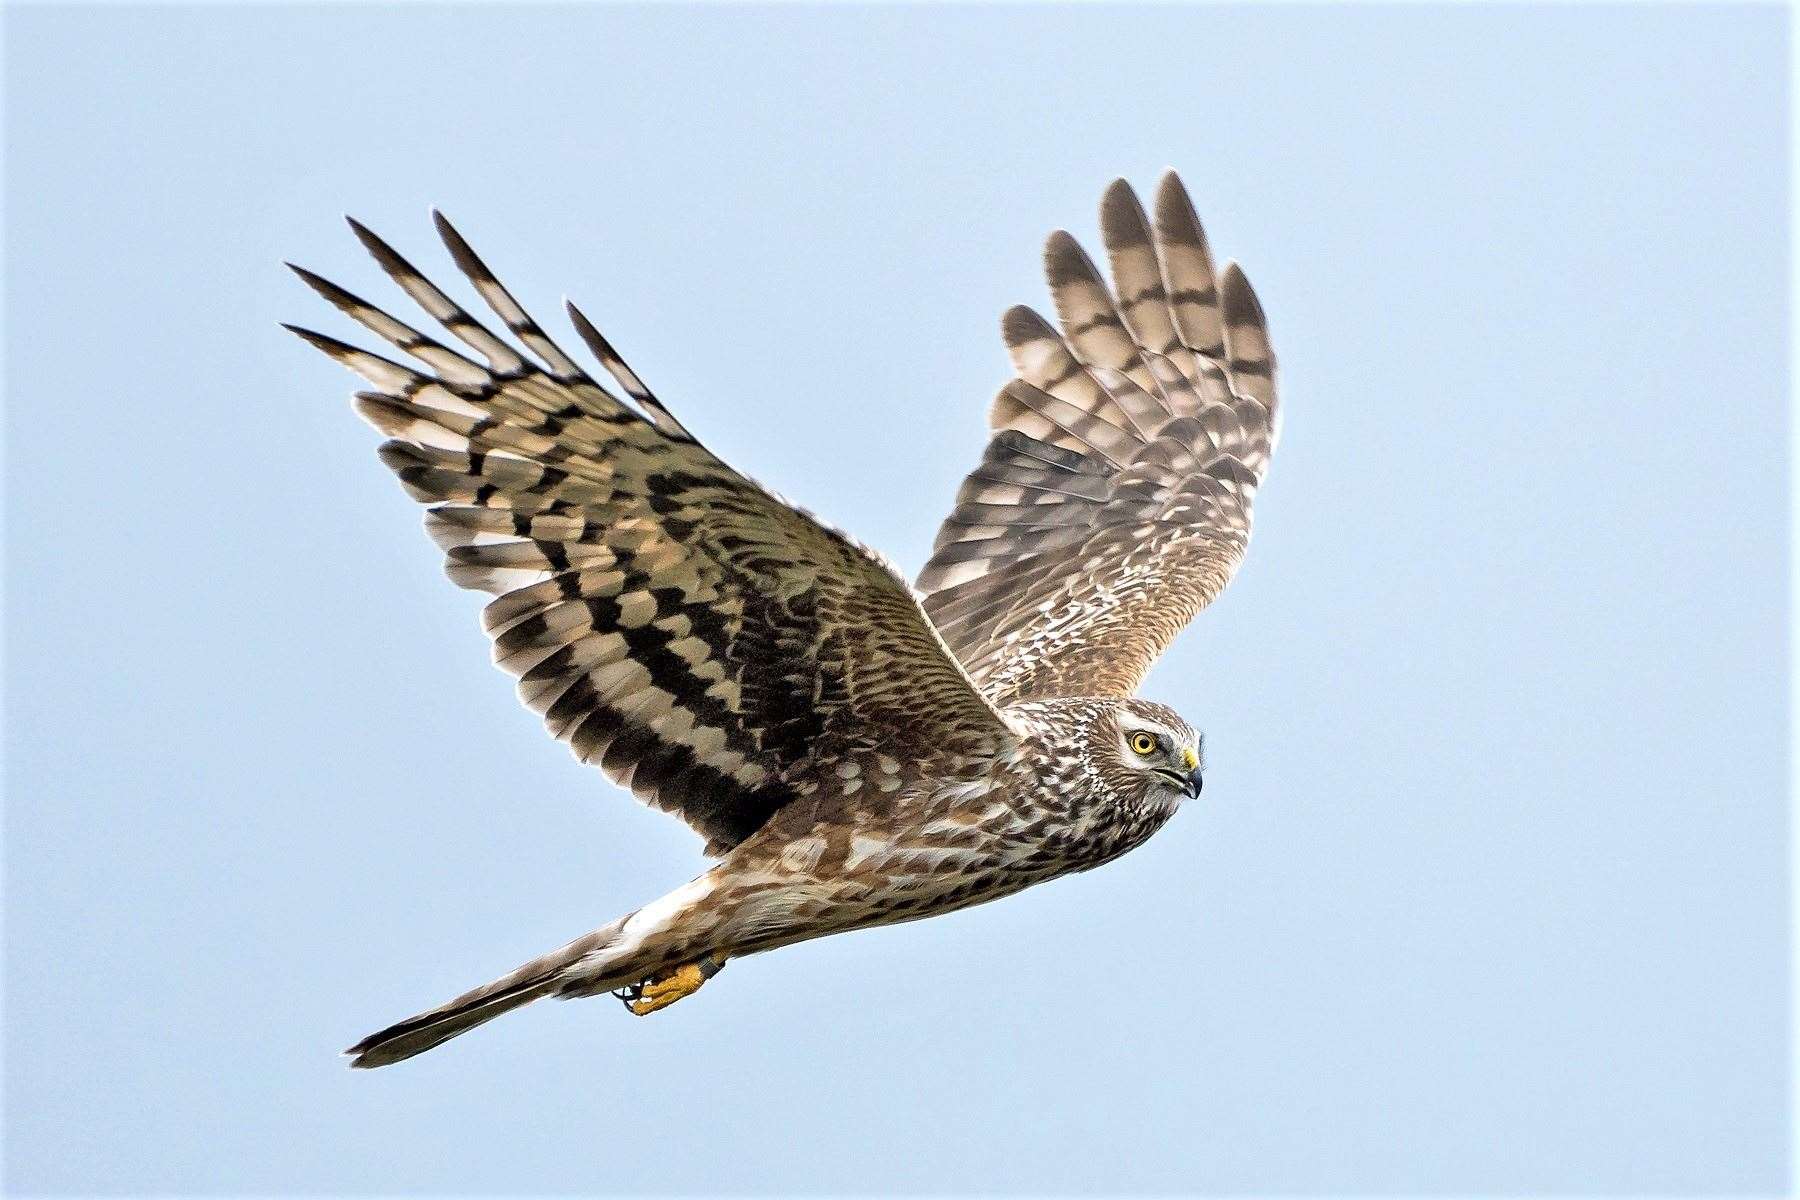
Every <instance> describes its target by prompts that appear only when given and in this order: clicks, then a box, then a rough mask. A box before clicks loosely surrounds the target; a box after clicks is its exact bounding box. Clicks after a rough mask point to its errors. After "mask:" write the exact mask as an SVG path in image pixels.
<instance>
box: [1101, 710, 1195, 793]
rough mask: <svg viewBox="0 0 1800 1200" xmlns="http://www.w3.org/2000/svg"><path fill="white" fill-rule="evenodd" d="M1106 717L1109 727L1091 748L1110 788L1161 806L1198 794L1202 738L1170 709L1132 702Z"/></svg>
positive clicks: (1102, 731)
mask: <svg viewBox="0 0 1800 1200" xmlns="http://www.w3.org/2000/svg"><path fill="white" fill-rule="evenodd" d="M1111 715H1112V720H1111V722H1110V724H1111V726H1112V728H1111V729H1110V730H1101V731H1099V732H1100V734H1101V736H1100V737H1099V738H1097V739H1096V740H1097V742H1098V745H1096V746H1094V750H1095V752H1096V754H1095V757H1096V758H1097V759H1099V763H1100V766H1101V769H1102V771H1103V772H1105V773H1106V774H1107V775H1109V776H1111V782H1112V783H1113V785H1114V786H1115V787H1117V788H1119V789H1120V790H1121V791H1126V792H1128V794H1129V793H1135V794H1138V795H1142V796H1144V797H1145V798H1146V799H1154V800H1158V801H1161V802H1162V803H1165V804H1176V803H1179V802H1180V799H1181V797H1183V796H1186V797H1188V798H1190V799H1191V798H1193V797H1195V796H1198V795H1199V794H1200V773H1201V771H1203V770H1204V769H1205V766H1206V763H1205V759H1204V757H1203V755H1204V750H1205V746H1204V739H1202V738H1201V736H1200V735H1199V734H1198V733H1196V732H1194V727H1193V726H1192V725H1189V724H1188V723H1187V722H1186V721H1184V720H1182V719H1181V718H1180V717H1179V716H1178V715H1176V712H1175V710H1174V709H1172V708H1170V707H1168V706H1167V705H1163V704H1153V703H1151V702H1150V701H1148V700H1137V699H1131V700H1122V701H1120V702H1119V704H1118V706H1117V707H1116V708H1114V709H1113V711H1112V714H1111ZM1103 724H1106V723H1105V722H1103ZM1108 733H1110V734H1111V736H1110V738H1109V737H1108V736H1107V734H1108Z"/></svg>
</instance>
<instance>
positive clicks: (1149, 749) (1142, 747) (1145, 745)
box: [1130, 733, 1156, 758]
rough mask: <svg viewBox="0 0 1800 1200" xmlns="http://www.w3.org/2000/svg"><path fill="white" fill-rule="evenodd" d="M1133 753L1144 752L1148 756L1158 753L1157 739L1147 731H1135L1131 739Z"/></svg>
mask: <svg viewBox="0 0 1800 1200" xmlns="http://www.w3.org/2000/svg"><path fill="white" fill-rule="evenodd" d="M1130 746H1131V751H1132V753H1133V754H1142V755H1144V756H1145V757H1146V758H1148V757H1149V756H1150V755H1152V754H1155V753H1156V739H1155V738H1153V737H1151V736H1150V735H1149V734H1147V733H1134V734H1132V735H1131V741H1130Z"/></svg>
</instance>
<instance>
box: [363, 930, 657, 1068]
mask: <svg viewBox="0 0 1800 1200" xmlns="http://www.w3.org/2000/svg"><path fill="white" fill-rule="evenodd" d="M627 920H629V918H628V917H621V918H620V919H619V920H617V921H614V922H613V923H612V924H610V925H608V926H606V927H605V928H604V929H597V930H595V931H594V932H593V933H590V934H586V935H584V936H582V937H579V938H576V939H575V940H574V941H572V942H570V943H569V944H568V945H566V946H564V947H562V948H561V949H559V950H552V951H551V952H550V953H548V954H546V955H543V956H542V957H541V958H534V959H532V960H531V961H530V962H528V963H526V964H525V965H524V966H522V967H520V968H519V969H518V970H516V971H513V972H511V973H510V974H507V975H503V976H501V977H500V978H499V979H496V980H494V981H493V982H492V983H486V984H483V985H482V986H480V987H478V988H475V989H473V990H471V991H468V992H464V993H463V994H462V995H460V996H458V997H457V998H456V999H454V1000H451V1001H449V1002H448V1003H446V1004H440V1005H439V1006H438V1007H436V1008H433V1009H429V1010H427V1011H425V1012H422V1013H419V1014H418V1015H417V1016H412V1017H408V1018H407V1019H406V1020H404V1021H401V1022H399V1023H397V1024H394V1025H390V1026H388V1027H387V1028H386V1029H383V1030H381V1031H380V1032H379V1033H372V1034H370V1035H369V1036H368V1037H366V1038H364V1039H363V1040H362V1041H360V1042H358V1043H356V1045H354V1046H352V1047H350V1048H349V1049H348V1050H346V1051H344V1053H345V1054H346V1055H348V1056H349V1057H350V1065H351V1066H353V1067H385V1066H387V1065H388V1064H390V1063H397V1062H400V1061H401V1060H403V1059H408V1058H411V1057H412V1056H413V1055H415V1054H423V1053H424V1052H425V1051H427V1050H429V1049H431V1048H432V1047H433V1046H438V1045H441V1044H442V1043H444V1042H447V1041H449V1040H450V1039H451V1038H453V1037H456V1036H457V1035H458V1034H461V1033H467V1032H468V1031H469V1030H471V1029H473V1028H475V1027H476V1026H477V1025H484V1024H486V1023H487V1022H489V1021H491V1020H493V1019H494V1018H495V1017H497V1016H500V1015H501V1014H502V1013H508V1012H511V1011H512V1010H513V1009H515V1008H520V1007H523V1006H524V1005H527V1004H530V1003H531V1002H532V1001H533V1000H537V999H540V998H542V997H544V996H549V995H553V994H555V993H557V992H559V991H561V990H563V989H564V987H565V986H567V985H569V984H571V983H574V982H575V980H573V979H572V978H571V977H570V968H572V967H574V966H575V965H576V964H578V963H580V962H581V960H583V959H584V958H586V957H588V956H589V955H590V954H593V953H594V952H595V951H597V950H602V949H604V948H605V947H606V946H607V945H608V944H609V943H611V942H613V941H614V940H616V939H617V938H618V935H619V932H620V931H621V930H622V929H623V928H624V926H625V922H626V921H627ZM580 982H581V983H582V984H583V985H586V984H588V983H589V982H590V981H589V980H588V979H587V977H586V975H585V974H584V975H583V976H582V977H581V980H580ZM628 982H629V981H628ZM612 986H619V985H617V984H613V985H612Z"/></svg>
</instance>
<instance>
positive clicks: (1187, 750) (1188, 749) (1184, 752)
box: [1181, 746, 1200, 771]
mask: <svg viewBox="0 0 1800 1200" xmlns="http://www.w3.org/2000/svg"><path fill="white" fill-rule="evenodd" d="M1181 765H1182V766H1184V767H1186V768H1187V769H1188V770H1190V771H1191V770H1193V769H1194V768H1195V767H1197V766H1199V765H1200V756H1199V755H1198V754H1196V753H1195V752H1194V748H1193V747H1192V746H1183V747H1182V748H1181Z"/></svg>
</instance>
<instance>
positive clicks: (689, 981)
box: [613, 954, 725, 1017]
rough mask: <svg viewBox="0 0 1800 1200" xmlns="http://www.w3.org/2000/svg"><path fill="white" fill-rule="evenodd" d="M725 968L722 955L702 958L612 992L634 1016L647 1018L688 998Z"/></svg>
mask: <svg viewBox="0 0 1800 1200" xmlns="http://www.w3.org/2000/svg"><path fill="white" fill-rule="evenodd" d="M724 966H725V958H724V956H723V955H715V954H706V955H702V956H701V957H700V958H697V959H695V960H694V961H693V962H691V963H683V964H681V965H680V966H679V967H675V968H673V969H671V970H667V971H664V972H663V973H662V974H660V975H655V976H652V977H651V978H649V979H646V980H644V982H642V983H634V984H632V985H631V986H630V987H627V988H620V989H619V990H618V991H616V992H614V993H613V995H615V996H617V997H618V998H619V999H620V1000H621V1001H622V1002H623V1003H624V1005H625V1007H626V1008H628V1009H630V1010H631V1012H632V1013H633V1014H634V1015H635V1016H640V1017H647V1016H649V1015H650V1014H651V1013H653V1012H659V1011H661V1010H662V1009H665V1008H667V1007H669V1005H671V1004H673V1003H675V1002H676V1001H677V1000H680V999H682V998H683V997H686V996H691V995H693V994H694V993H695V992H697V991H699V990H700V985H701V984H703V983H705V982H706V981H707V980H709V979H711V978H712V977H713V976H714V975H717V974H718V973H719V972H720V971H721V970H722V969H724Z"/></svg>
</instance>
